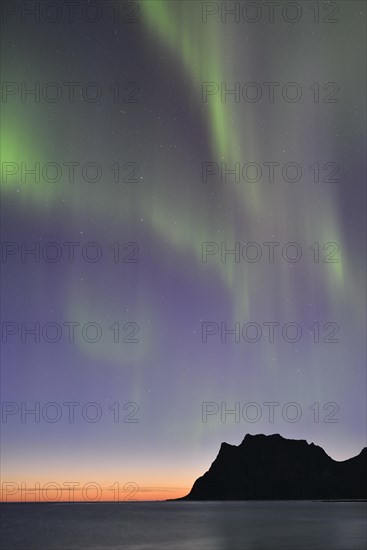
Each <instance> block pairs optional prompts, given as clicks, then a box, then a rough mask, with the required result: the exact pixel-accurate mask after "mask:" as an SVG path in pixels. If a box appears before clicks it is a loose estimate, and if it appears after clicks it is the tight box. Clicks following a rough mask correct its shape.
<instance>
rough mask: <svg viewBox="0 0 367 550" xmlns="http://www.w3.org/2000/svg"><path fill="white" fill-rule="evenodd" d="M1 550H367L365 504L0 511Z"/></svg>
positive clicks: (62, 506) (12, 507) (18, 507)
mask: <svg viewBox="0 0 367 550" xmlns="http://www.w3.org/2000/svg"><path fill="white" fill-rule="evenodd" d="M1 513H2V521H1V549H2V550H18V549H19V550H112V549H113V550H115V549H116V550H117V549H124V550H125V549H126V550H278V549H279V550H288V549H289V550H310V549H312V550H362V549H363V550H365V548H366V503H363V502H310V501H287V502H284V501H276V502H274V501H273V502H264V501H261V502H249V501H247V502H136V503H135V502H130V503H127V502H122V503H104V502H101V503H93V504H87V503H55V504H49V503H47V504H42V503H23V504H11V503H6V504H2V505H1Z"/></svg>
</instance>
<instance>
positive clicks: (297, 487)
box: [177, 434, 367, 500]
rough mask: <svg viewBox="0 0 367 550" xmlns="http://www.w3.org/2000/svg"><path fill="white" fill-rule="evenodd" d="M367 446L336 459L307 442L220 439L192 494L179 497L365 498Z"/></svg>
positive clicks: (275, 437) (250, 437)
mask: <svg viewBox="0 0 367 550" xmlns="http://www.w3.org/2000/svg"><path fill="white" fill-rule="evenodd" d="M366 466H367V448H366V447H365V448H364V449H363V450H362V451H361V453H360V454H359V455H358V456H355V457H353V458H351V459H349V460H345V461H343V462H337V461H335V460H333V459H332V458H331V457H330V456H328V455H327V454H326V453H325V451H324V450H323V449H322V448H321V447H318V446H317V445H314V444H313V443H310V444H308V443H307V441H305V440H293V439H285V438H283V437H282V436H280V435H279V434H275V435H262V434H261V435H249V434H248V435H246V437H245V438H244V440H243V441H242V443H241V444H240V445H238V446H236V445H229V444H228V443H222V445H221V447H220V450H219V453H218V456H217V458H216V459H215V460H214V462H213V463H212V465H211V466H210V468H209V471H207V472H206V473H205V474H204V475H203V476H201V477H199V478H198V479H197V480H196V481H195V483H194V485H193V487H192V489H191V491H190V493H189V494H188V495H186V496H185V497H182V498H181V499H177V500H283V499H284V500H314V499H316V500H317V499H365V498H366V497H367V489H366V485H367V483H366V472H367V467H366Z"/></svg>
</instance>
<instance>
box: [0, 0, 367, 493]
mask: <svg viewBox="0 0 367 550" xmlns="http://www.w3.org/2000/svg"><path fill="white" fill-rule="evenodd" d="M10 4H12V5H13V6H12V8H13V7H14V6H16V7H17V8H18V9H16V10H15V11H14V13H13V11H11V10H10V7H9V6H10ZM26 4H27V5H28V6H29V5H30V4H35V5H39V6H40V7H39V10H40V12H39V14H38V15H39V17H38V20H37V16H32V15H29V14H28V15H26V14H25V13H24V12H23V11H22V10H24V6H23V5H24V2H4V5H5V8H3V12H2V23H3V25H2V70H1V73H2V78H1V81H2V87H1V111H2V117H1V119H2V120H1V169H2V178H1V188H2V243H3V246H2V281H3V289H4V291H3V296H2V322H3V324H2V336H3V343H2V401H3V417H2V438H3V446H2V447H3V459H2V460H3V462H2V470H3V478H4V481H6V482H9V483H10V482H14V483H18V484H20V483H21V482H25V483H27V486H28V487H34V486H35V484H37V483H40V484H41V485H42V484H45V483H48V482H57V483H59V484H60V485H62V483H64V482H70V481H71V480H72V481H75V482H79V483H80V484H83V483H87V482H91V481H94V482H97V483H99V484H100V485H101V486H103V487H108V486H112V485H113V484H114V483H116V482H118V483H119V484H120V485H121V486H123V485H125V484H126V483H128V482H130V483H135V484H137V486H138V487H139V491H138V493H137V495H136V498H138V499H139V500H146V499H157V498H172V497H176V496H181V495H183V494H185V493H187V489H188V488H190V487H191V484H192V482H193V480H194V479H195V478H196V477H197V476H198V475H200V474H201V473H202V472H204V471H205V470H206V469H207V467H208V466H209V464H210V463H211V461H212V460H213V459H214V457H215V455H216V453H217V451H218V448H219V446H220V443H221V442H222V441H227V442H229V443H233V444H238V443H239V442H240V441H242V439H243V437H244V435H245V434H246V433H252V434H255V433H265V434H271V433H280V434H281V435H282V436H284V437H289V438H297V439H307V440H308V441H309V442H311V441H313V442H314V443H315V444H318V445H320V446H322V447H323V448H324V449H325V450H326V452H328V453H329V454H330V456H332V457H333V458H335V459H336V460H342V459H346V458H349V457H351V456H354V455H355V454H357V453H359V451H360V450H361V448H362V447H363V446H365V444H366V441H365V434H366V425H365V410H366V376H365V359H366V357H365V345H364V335H365V332H366V319H365V288H364V280H365V259H366V255H365V247H364V240H365V239H364V236H365V229H366V228H365V187H364V185H365V184H364V179H365V168H366V166H365V149H366V147H365V145H366V143H365V136H364V130H365V122H364V120H365V104H364V96H365V66H364V62H363V52H364V51H365V34H364V32H365V31H364V29H365V7H366V6H365V3H364V2H362V1H361V2H360V1H354V0H351V1H339V2H326V1H325V2H319V3H316V4H318V5H319V9H320V14H319V15H320V17H319V20H318V22H315V11H312V9H310V7H309V6H310V2H308V1H307V0H306V1H303V2H293V3H290V2H284V1H282V2H278V3H276V4H280V7H283V10H284V5H286V4H294V5H296V6H297V5H298V6H301V8H302V9H301V11H299V10H298V11H297V13H296V12H295V11H292V9H294V7H293V8H292V7H290V8H289V12H288V11H285V12H284V11H281V10H280V8H279V10H278V8H275V7H274V10H275V11H274V21H273V22H272V21H271V20H269V17H268V15H269V12H268V11H267V10H268V9H269V4H271V5H273V3H269V2H256V3H255V2H252V3H251V2H250V3H249V2H226V3H223V2H194V1H189V0H169V1H168V0H143V1H140V2H129V3H128V4H126V3H125V4H123V3H122V2H121V3H113V2H108V1H106V2H89V3H88V2H79V3H77V4H78V5H79V7H78V6H76V7H75V14H74V21H73V22H70V12H69V11H68V10H69V8H70V7H69V8H68V7H67V6H66V4H67V3H65V2H64V3H63V2H60V3H59V5H61V6H62V7H61V8H60V9H61V12H60V13H61V15H60V19H59V20H56V21H55V22H50V21H49V20H48V19H50V18H52V17H56V16H55V13H56V14H57V13H58V12H57V11H55V8H53V7H52V6H49V8H47V9H48V11H47V10H46V11H45V12H42V9H41V8H42V5H44V4H46V3H45V2H33V3H32V2H27V3H26ZM48 4H50V5H51V4H53V3H52V2H51V3H50V2H49V3H48ZM85 4H91V5H92V7H90V10H91V11H90V12H84V16H83V14H82V11H81V8H80V6H83V5H85ZM116 4H118V5H119V7H120V11H119V12H118V17H117V16H116V13H117V12H116ZM223 4H226V5H227V6H228V5H231V7H233V9H234V10H239V8H240V7H241V9H242V8H243V6H244V5H246V4H247V6H248V11H246V12H245V11H238V12H236V11H235V12H234V14H232V15H230V14H228V15H226V12H225V8H224V7H223ZM250 4H253V5H254V4H255V5H258V6H260V8H258V9H259V10H261V16H259V19H258V20H257V21H255V19H256V18H257V14H259V13H260V11H257V12H256V13H255V11H254V10H255V8H254V6H251V5H250ZM314 4H315V3H314ZM335 5H337V6H338V12H337V14H335V15H332V13H334V11H333V10H334V8H333V6H335ZM113 6H115V7H113ZM237 6H239V7H237ZM267 6H268V7H267ZM93 9H94V10H96V11H95V12H94V11H93ZM6 10H8V11H6ZM52 10H54V11H52ZM99 10H101V11H100V14H99ZM86 13H88V14H89V17H90V18H94V17H96V18H97V15H98V14H99V15H100V18H99V19H98V20H96V21H95V22H90V21H89V20H88V19H87V18H86V17H85V14H86ZM94 13H96V14H97V15H96V16H95V15H94ZM243 13H245V14H247V17H248V18H250V19H251V18H253V19H254V22H252V23H251V22H249V21H247V20H246V19H245V18H244V16H243ZM22 14H23V15H22ZM236 14H237V15H236ZM284 14H286V16H287V17H288V19H291V20H292V21H293V18H294V19H296V18H297V17H298V16H299V20H297V21H293V22H292V21H289V20H286V19H285V18H284ZM204 15H205V18H204ZM326 17H329V18H330V19H331V21H330V22H329V21H324V19H325V18H326ZM22 18H23V19H22ZM358 52H359V54H358ZM9 83H11V84H9ZM22 83H23V85H22ZM24 83H26V84H25V85H24ZM37 83H38V84H37ZM50 83H53V84H52V85H50ZM70 83H74V84H73V85H71V84H70ZM88 83H94V84H93V85H90V86H89V88H88V86H87V85H88ZM289 83H293V84H291V85H290V84H289ZM295 83H296V84H295ZM32 87H33V89H35V90H36V91H35V93H34V94H33V95H32V93H27V90H30V89H31V88H32ZM43 90H44V94H45V95H44V94H43V92H42V91H43ZM71 90H73V94H71ZM223 91H224V95H223V93H222V92H223ZM299 91H300V96H299V97H298V96H297V94H298V93H299ZM204 92H208V93H207V95H205V93H204ZM226 92H227V94H226ZM98 93H100V97H98ZM95 94H97V96H96V95H95ZM256 94H257V95H256ZM295 94H296V95H295ZM38 99H39V101H38ZM255 99H256V101H255ZM296 99H297V100H296ZM22 163H23V165H22ZM36 163H39V165H37V166H36V165H35V164H36ZM245 165H246V166H245ZM244 166H245V169H243V167H244ZM284 166H286V168H284ZM259 167H260V168H261V172H259ZM32 169H33V170H36V175H34V174H31V173H30V172H27V170H32ZM205 170H206V171H205ZM223 170H224V173H223ZM226 170H228V172H226ZM230 170H232V173H230V172H229V171H230ZM246 170H247V171H246ZM272 170H274V172H272ZM38 171H39V175H38V173H37V172H38ZM204 174H205V176H206V177H204ZM272 174H274V177H271V176H272ZM298 176H299V177H298ZM94 179H95V180H96V181H93V180H94ZM4 243H5V244H4ZM9 243H11V244H9ZM49 243H54V245H50V244H49ZM65 243H66V244H65ZM70 243H74V244H70ZM88 243H95V244H94V245H92V246H91V245H89V248H88ZM205 243H211V248H210V246H209V247H208V244H205ZM213 243H214V244H213ZM236 243H237V244H236ZM246 243H247V244H248V243H256V244H255V245H253V247H252V249H251V250H250V249H249V255H248V256H247V257H246V254H240V253H239V252H238V251H239V250H240V251H243V247H244V246H246ZM264 243H277V244H276V245H274V244H273V248H272V247H271V245H270V244H264ZM287 243H296V245H297V246H295V245H294V246H293V248H292V247H289V248H288V249H287V248H286V252H285V255H286V257H285V258H284V255H283V252H282V251H283V250H284V246H286V245H287ZM315 243H318V244H315ZM330 243H332V244H330ZM35 247H39V249H37V248H35ZM45 247H46V251H45ZM259 247H260V250H261V257H259V259H258V261H252V258H253V256H252V255H253V254H255V253H256V251H258V250H259ZM32 248H33V249H35V250H36V252H35V254H36V255H32V254H28V255H27V254H26V250H30V249H32ZM270 249H272V250H273V252H274V261H269V250H270ZM233 250H235V251H236V253H235V254H233V253H232V254H231V253H230V251H233ZM287 250H288V255H287ZM295 250H301V256H300V257H299V259H298V261H292V258H293V255H294V254H295ZM43 251H45V254H43ZM71 251H73V253H71ZM203 251H206V252H210V253H209V255H207V257H203ZM222 251H224V252H223V253H222ZM226 252H227V254H226ZM37 255H38V256H37ZM36 260H37V261H36ZM22 323H23V325H22ZM36 323H39V331H40V332H39V334H40V337H39V341H38V342H37V341H36V340H37V337H36V338H35V337H34V336H32V335H31V334H28V335H27V333H26V329H30V328H36V330H38V329H37V326H38V325H35V324H36ZM48 323H53V325H52V326H51V325H49V331H47V330H45V331H42V328H43V327H44V326H45V325H47V324H48ZM74 323H75V324H74ZM77 323H79V324H77ZM89 323H90V328H89V329H88V327H87V329H88V330H87V329H85V330H84V332H83V327H85V326H86V325H88V324H89ZM236 323H237V325H236ZM246 323H253V325H252V327H250V328H251V330H253V329H254V327H255V329H256V327H258V326H260V327H262V333H261V337H260V336H259V339H258V341H252V342H251V341H249V340H251V338H254V336H253V334H254V333H253V332H251V330H250V332H249V335H250V336H249V338H248V340H247V341H246V339H245V338H243V337H242V334H243V333H242V334H240V335H239V337H238V334H239V332H238V331H240V330H241V329H242V327H243V325H245V324H246ZM254 323H257V325H254ZM269 323H270V324H272V323H278V324H277V325H276V331H275V335H274V339H273V340H274V341H270V339H269V337H268V334H269V332H268V330H270V329H269ZM287 323H291V324H292V323H293V329H294V325H297V326H299V327H301V329H302V335H301V336H300V337H299V338H298V341H294V342H291V341H289V340H292V338H293V336H294V332H292V327H291V328H290V330H289V333H286V336H287V334H289V338H288V339H287V337H286V338H285V337H284V334H282V328H283V327H284V325H285V324H287ZM315 323H318V325H315ZM222 324H224V325H222ZM264 324H265V325H264ZM72 326H74V337H73V338H71V336H70V335H71V332H70V331H71V328H70V327H72ZM222 326H223V327H224V329H223V330H224V331H225V330H227V329H232V330H235V331H237V333H236V334H234V335H232V336H230V335H228V337H225V334H224V336H223V331H222V328H221V327H222ZM273 326H275V325H273ZM316 326H317V330H318V331H319V335H318V336H319V337H318V338H316V337H315V331H316V328H315V327H316ZM96 327H97V328H96ZM111 327H112V328H111ZM208 327H209V329H208ZM309 327H314V328H313V329H310V328H309ZM99 328H100V329H101V332H100V333H98V330H99ZM60 329H61V333H60ZM117 329H118V330H119V334H117V332H116V331H117ZM204 329H205V330H206V329H208V330H209V331H210V330H212V332H213V334H210V332H209V335H208V336H207V338H206V340H207V341H203V340H204V334H203V330H204ZM86 330H87V332H85V331H86ZM334 330H335V334H334ZM330 335H331V336H330ZM222 336H223V338H221V337H222ZM328 337H329V338H330V339H331V340H337V341H328ZM52 339H55V341H54V342H52V341H51V340H52ZM93 339H95V340H96V341H95V342H93V341H92V340H93ZM317 339H318V340H319V341H315V340H317ZM56 340H57V341H56ZM97 340H98V341H97ZM124 340H125V341H124ZM126 340H137V341H126ZM222 340H225V341H222ZM236 340H237V341H236ZM325 340H326V341H325ZM4 403H5V405H4ZM22 403H26V408H27V409H31V408H32V407H33V408H34V407H37V406H38V405H35V404H37V403H39V411H40V414H39V418H38V420H39V422H37V421H36V418H37V417H36V416H34V415H33V416H32V415H28V416H27V415H26V414H25V408H24V406H23V405H22ZM47 403H56V404H57V406H56V407H55V406H54V408H53V409H52V410H51V408H50V412H49V416H47V413H46V414H45V415H43V414H42V410H43V406H44V405H45V404H47ZM65 403H69V404H70V403H78V404H79V405H75V416H74V417H73V421H71V416H70V407H71V405H64V404H65ZM87 403H95V404H97V406H95V407H94V410H93V407H91V408H90V411H89V412H90V417H88V413H86V412H85V411H86V409H83V406H85V404H87ZM203 403H206V404H208V403H210V404H212V405H205V407H206V409H205V411H206V412H208V411H211V412H212V413H213V414H211V415H210V416H208V417H207V418H206V421H203ZM221 403H225V404H226V406H227V408H228V410H230V409H235V408H236V407H237V405H235V404H236V403H239V404H240V407H241V410H242V407H243V405H245V404H246V403H256V404H258V406H260V410H261V418H259V420H258V421H257V422H254V421H251V414H255V413H254V412H253V411H254V408H253V409H252V411H251V413H250V412H249V417H247V418H246V417H245V418H243V415H242V416H241V417H240V418H237V417H236V416H235V415H228V417H224V420H225V421H222V420H223V419H222V418H221V407H222V406H221ZM265 403H278V404H279V405H277V406H276V407H275V409H274V411H275V412H274V421H273V422H272V421H271V420H272V419H270V417H269V414H268V410H269V409H270V405H264V404H265ZM288 403H297V404H298V406H299V407H300V408H301V411H302V415H301V418H300V419H299V420H298V421H297V422H293V421H290V420H289V418H288V419H285V418H284V416H283V415H282V414H281V410H282V408H283V406H284V405H285V404H288ZM315 403H317V404H318V405H315ZM330 403H332V404H334V405H332V406H331V408H330V405H328V404H330ZM116 404H118V405H116ZM129 404H130V405H129ZM213 404H218V408H217V407H216V405H213ZM4 407H5V408H4ZM22 407H23V409H22ZM124 407H125V408H124ZM208 407H209V408H208ZM333 407H334V408H333ZM255 408H256V407H255ZM317 408H319V411H320V415H319V417H318V421H316V420H315V410H316V409H317ZM117 409H118V418H117V420H118V421H116V414H117V413H116V411H117ZM22 410H23V413H22ZM60 410H61V417H60V419H59V420H58V421H50V418H51V417H53V416H54V415H55V414H58V413H59V412H60ZM83 410H84V413H83V412H82V411H83ZM257 410H258V409H257ZM298 410H299V409H298ZM333 410H334V411H337V412H335V416H333V417H332V421H325V417H326V415H327V414H329V413H331V412H332V411H333ZM55 411H56V412H55ZM94 411H97V412H98V411H101V418H99V419H98V421H95V422H94V421H91V420H90V418H91V417H92V418H93V414H94ZM37 414H38V413H37ZM129 414H130V415H131V414H133V416H130V418H128V419H127V420H126V417H127V416H128V415H129ZM292 414H294V411H290V412H289V415H290V417H291V416H292ZM123 419H125V421H123ZM132 420H138V421H137V422H136V421H132ZM236 420H238V421H236ZM334 420H337V421H334ZM111 494H112V493H111V491H110V493H107V492H106V493H104V497H105V498H111ZM18 497H19V494H17V496H16V497H14V498H15V499H16V498H18ZM79 497H80V495H79Z"/></svg>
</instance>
